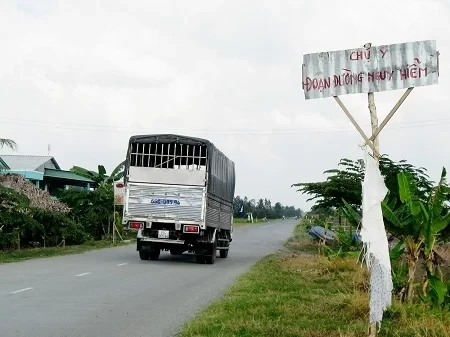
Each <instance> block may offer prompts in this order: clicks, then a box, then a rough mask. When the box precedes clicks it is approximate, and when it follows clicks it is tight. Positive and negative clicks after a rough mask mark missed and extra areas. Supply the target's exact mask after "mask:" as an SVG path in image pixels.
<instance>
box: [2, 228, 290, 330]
mask: <svg viewBox="0 0 450 337" xmlns="http://www.w3.org/2000/svg"><path fill="white" fill-rule="evenodd" d="M294 225H295V221H293V220H284V221H278V222H269V223H267V224H263V225H257V226H245V227H240V228H239V227H238V228H235V230H234V234H233V242H232V243H231V245H232V246H231V249H230V253H229V255H228V258H226V259H221V258H219V257H218V258H217V259H216V263H215V264H214V265H206V264H204V265H200V264H197V263H196V262H195V257H194V256H192V255H189V254H183V255H182V256H172V255H170V254H169V253H168V252H161V256H160V259H159V260H158V261H141V260H140V259H139V256H138V253H137V252H136V248H135V245H129V246H125V247H118V248H110V249H103V250H98V251H92V252H88V253H84V254H79V255H70V256H61V257H55V258H45V259H37V260H30V261H24V262H18V263H11V264H3V265H0V336H2V337H75V336H76V337H81V336H83V337H141V336H146V337H149V336H150V337H153V336H155V337H159V336H174V335H175V334H176V332H177V331H178V330H179V328H180V327H181V326H182V324H183V323H184V322H186V321H188V320H189V319H192V318H194V317H195V315H196V314H197V313H198V311H199V310H200V309H202V308H204V307H205V306H206V305H207V304H209V303H210V302H211V301H212V300H214V299H216V298H217V297H218V296H220V295H221V293H222V292H223V291H224V290H226V289H227V288H228V287H229V286H230V285H231V284H233V282H234V281H235V280H236V278H237V277H238V276H239V275H241V274H242V273H244V272H245V271H246V270H248V268H249V267H250V266H251V265H253V264H254V263H255V262H256V261H258V260H259V259H260V258H261V257H263V256H265V255H267V254H269V253H272V252H275V251H276V250H278V249H281V248H282V247H283V243H284V242H285V241H286V240H287V239H288V237H289V236H290V235H291V233H292V230H293V228H294Z"/></svg>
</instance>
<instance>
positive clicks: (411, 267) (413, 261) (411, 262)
mask: <svg viewBox="0 0 450 337" xmlns="http://www.w3.org/2000/svg"><path fill="white" fill-rule="evenodd" d="M417 260H418V258H417V256H415V255H413V256H409V257H408V283H407V286H406V288H407V291H406V300H407V301H408V302H411V300H412V297H413V290H414V287H413V283H414V276H415V274H416V266H417Z"/></svg>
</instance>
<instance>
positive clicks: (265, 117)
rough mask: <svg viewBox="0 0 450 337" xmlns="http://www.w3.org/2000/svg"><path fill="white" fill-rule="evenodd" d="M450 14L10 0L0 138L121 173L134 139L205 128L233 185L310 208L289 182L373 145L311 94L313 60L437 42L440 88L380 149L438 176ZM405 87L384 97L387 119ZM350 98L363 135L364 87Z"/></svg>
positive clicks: (420, 97)
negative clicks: (319, 55) (233, 171)
mask: <svg viewBox="0 0 450 337" xmlns="http://www.w3.org/2000/svg"><path fill="white" fill-rule="evenodd" d="M449 10H450V8H449V7H448V4H447V3H446V2H445V1H438V0H432V1H428V2H426V3H424V2H423V1H418V0H416V1H406V0H404V1H403V0H401V1H400V0H399V1H395V2H392V1H388V0H383V1H378V2H373V1H356V0H348V1H347V2H346V3H345V6H343V5H342V4H341V3H338V2H336V1H331V0H330V1H321V2H317V1H315V2H314V1H283V2H280V1H269V0H265V1H260V0H252V1H246V2H242V1H226V2H225V1H189V2H186V1H146V0H137V1H128V2H124V1H117V0H108V1H95V2H93V1H87V0H85V1H81V0H80V1H76V2H73V1H62V0H61V1H57V0H42V1H39V5H36V3H35V2H34V1H25V0H21V1H6V0H5V1H2V2H1V4H0V41H1V43H2V48H1V50H2V54H1V55H2V57H1V58H2V62H0V111H1V115H0V127H1V129H2V130H1V136H2V137H8V138H12V139H14V140H16V141H17V142H18V144H19V146H20V147H19V148H20V153H24V154H25V153H29V154H46V152H47V144H49V143H50V144H52V154H53V155H54V156H55V157H56V159H57V160H58V161H59V162H60V164H61V165H62V166H63V167H64V168H66V169H68V168H70V167H71V166H72V165H81V166H87V167H89V168H95V167H96V165H97V164H100V163H103V164H106V166H107V167H108V169H112V168H113V167H114V166H115V164H117V163H118V162H119V161H121V160H122V158H123V156H124V155H125V150H126V143H127V140H128V137H129V136H130V135H132V134H135V133H157V132H158V133H159V132H174V133H175V132H176V133H182V134H189V135H195V136H203V137H206V138H209V139H211V140H212V141H213V142H214V143H215V144H216V145H217V146H219V148H221V149H222V150H223V151H224V152H225V153H226V154H227V155H229V156H230V158H232V159H233V160H234V161H235V162H236V168H237V175H238V177H237V179H238V183H237V191H236V192H237V193H238V194H240V195H248V196H249V197H269V198H271V199H272V201H273V202H275V201H278V200H279V201H281V202H282V203H284V204H296V205H298V206H301V207H306V206H307V204H306V203H305V200H306V197H305V196H301V195H299V194H298V193H296V192H295V191H294V189H293V188H290V185H291V184H292V183H295V182H298V181H311V180H319V179H322V178H323V175H322V172H323V171H324V170H326V169H329V168H332V167H335V166H336V164H337V162H338V161H339V159H340V158H342V157H351V158H352V157H353V158H354V157H357V156H360V155H361V151H360V149H359V147H358V145H359V144H361V143H362V140H361V137H360V136H359V135H358V134H357V133H356V131H355V130H353V126H352V125H351V123H350V122H349V121H348V120H347V119H346V117H345V115H344V113H343V112H342V111H341V110H340V108H339V107H338V106H337V104H336V103H335V102H334V100H332V99H321V100H309V101H305V99H304V96H303V92H302V88H301V63H302V55H303V54H305V53H311V52H318V51H327V50H337V49H347V48H354V47H357V46H361V45H363V44H364V43H365V42H372V43H373V44H389V43H400V42H404V41H413V40H422V39H436V40H437V45H438V49H439V50H440V52H441V59H440V61H441V62H440V65H441V70H440V79H439V81H440V84H439V85H437V86H430V87H423V88H416V89H415V90H414V91H413V92H412V94H411V95H410V97H409V98H408V100H407V101H406V102H405V103H404V105H403V106H402V107H401V109H400V110H399V111H398V113H397V114H396V115H395V116H394V118H393V119H392V122H391V123H390V125H389V126H388V127H387V129H386V131H385V132H383V134H382V137H381V148H382V150H383V152H388V153H389V154H390V155H391V156H392V158H394V159H403V158H405V159H407V160H409V161H411V162H412V163H413V164H416V165H420V166H426V167H428V168H429V169H430V170H431V172H432V173H433V174H434V175H437V174H438V173H439V169H440V167H441V166H442V165H446V164H447V163H446V162H443V160H442V158H443V156H442V153H446V152H445V151H446V147H447V146H446V143H447V142H448V141H450V136H449V135H448V133H446V132H445V128H446V125H447V124H448V123H449V121H450V119H449V118H448V117H447V112H448V105H449V104H448V103H449V102H448V100H449V97H448V90H449V83H450V82H449V79H448V78H449V77H448V73H449V70H450V64H449V62H448V60H449V58H448V55H449V54H450V42H449V40H448V38H447V32H448V31H450V23H449V21H448V20H447V17H448V15H449ZM401 94H402V92H400V91H395V92H385V93H377V94H376V100H377V108H378V112H379V115H380V121H381V120H382V118H383V117H384V116H385V115H386V114H387V113H388V112H389V110H390V109H391V108H392V106H393V105H394V104H395V102H396V100H397V99H398V97H400V96H401ZM342 100H343V101H344V102H345V104H346V105H347V106H348V107H349V109H350V111H351V112H352V113H353V114H354V116H355V118H356V119H357V120H358V121H359V122H360V123H361V125H362V126H363V127H364V128H365V130H368V129H369V118H368V111H367V98H366V96H365V95H349V96H345V97H342ZM429 120H438V121H437V122H434V125H431V124H433V123H432V122H427V124H429V126H427V127H423V128H419V127H417V126H418V125H421V124H423V122H420V121H429ZM430 147H431V148H434V149H435V151H429V150H428V149H429V148H430ZM3 151H5V150H3Z"/></svg>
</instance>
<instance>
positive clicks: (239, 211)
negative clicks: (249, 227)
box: [234, 196, 303, 219]
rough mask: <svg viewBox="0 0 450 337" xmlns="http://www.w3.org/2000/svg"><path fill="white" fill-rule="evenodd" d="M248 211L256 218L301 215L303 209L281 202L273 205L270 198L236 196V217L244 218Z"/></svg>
mask: <svg viewBox="0 0 450 337" xmlns="http://www.w3.org/2000/svg"><path fill="white" fill-rule="evenodd" d="M248 213H252V214H253V217H254V218H255V217H256V218H259V219H262V218H267V219H279V218H282V217H283V216H285V217H295V216H301V215H302V213H303V212H302V210H301V209H300V208H295V206H284V205H282V204H281V203H280V202H277V203H275V205H274V206H272V202H271V201H270V199H266V198H264V199H262V198H260V199H258V200H256V199H248V198H247V197H244V198H243V199H242V198H241V197H240V196H236V197H235V198H234V217H235V218H244V217H247V214H248Z"/></svg>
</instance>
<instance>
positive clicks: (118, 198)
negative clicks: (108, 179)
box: [114, 181, 125, 206]
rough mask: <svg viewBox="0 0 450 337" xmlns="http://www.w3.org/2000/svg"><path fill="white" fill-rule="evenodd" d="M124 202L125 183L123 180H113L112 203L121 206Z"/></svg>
mask: <svg viewBox="0 0 450 337" xmlns="http://www.w3.org/2000/svg"><path fill="white" fill-rule="evenodd" d="M124 204H125V185H124V184H123V181H115V182H114V205H116V206H123V205H124Z"/></svg>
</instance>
